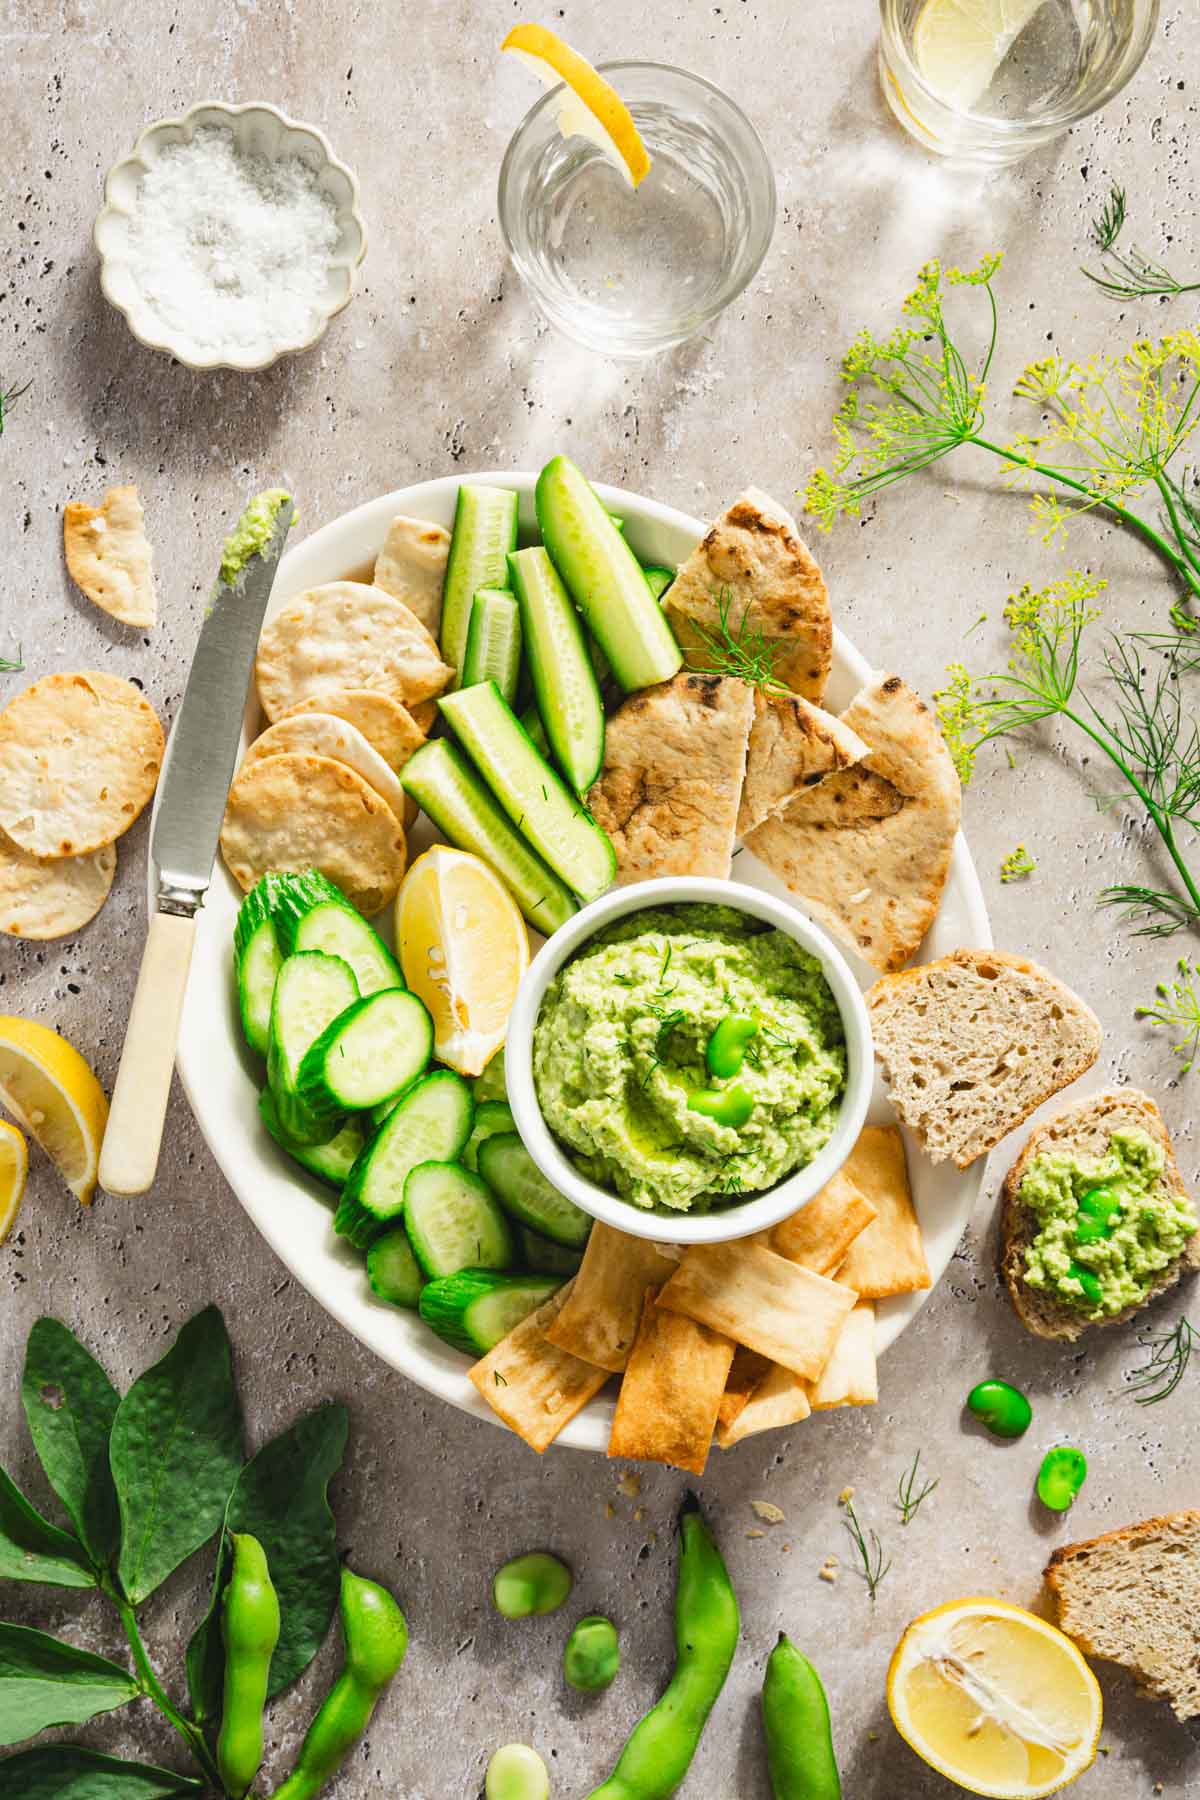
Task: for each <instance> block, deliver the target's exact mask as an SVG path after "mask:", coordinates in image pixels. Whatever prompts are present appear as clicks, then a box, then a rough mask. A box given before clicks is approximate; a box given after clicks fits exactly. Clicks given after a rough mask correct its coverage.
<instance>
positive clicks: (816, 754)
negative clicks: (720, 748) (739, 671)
mask: <svg viewBox="0 0 1200 1800" xmlns="http://www.w3.org/2000/svg"><path fill="white" fill-rule="evenodd" d="M869 755H870V750H869V748H868V746H867V745H866V744H864V742H863V740H862V739H861V738H860V737H859V736H858V734H857V733H856V732H854V731H851V730H850V728H849V726H848V725H845V724H843V722H842V720H841V719H839V718H836V717H835V716H834V714H833V713H827V712H822V711H821V708H820V707H819V706H814V705H813V704H812V702H811V700H805V699H802V698H801V696H800V695H799V694H780V693H776V692H774V691H772V692H770V693H768V694H764V693H762V692H761V690H760V691H759V692H757V693H756V694H755V696H754V724H753V725H752V726H751V728H750V746H749V750H748V752H747V755H746V782H745V786H744V787H743V788H742V804H741V808H740V809H739V812H738V822H737V828H738V835H739V837H744V836H745V835H746V833H747V832H748V831H753V830H754V827H755V826H756V825H761V824H762V822H763V820H764V819H769V818H775V817H777V816H778V815H779V814H780V813H782V812H783V811H784V809H785V808H786V807H787V805H788V803H789V802H790V801H792V800H795V799H796V797H797V796H798V795H799V794H802V793H803V792H804V790H805V789H806V788H810V787H815V785H816V784H817V782H818V781H821V780H822V779H823V778H824V777H825V776H826V775H831V774H832V773H833V772H834V770H835V769H848V768H850V767H851V766H852V764H854V763H857V762H862V760H863V758H864V757H866V756H869Z"/></svg>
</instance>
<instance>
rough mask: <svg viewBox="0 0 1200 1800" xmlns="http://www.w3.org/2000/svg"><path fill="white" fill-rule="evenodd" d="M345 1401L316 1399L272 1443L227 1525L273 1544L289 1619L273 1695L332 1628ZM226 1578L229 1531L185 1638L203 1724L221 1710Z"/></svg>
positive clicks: (234, 1502)
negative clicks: (333, 1489)
mask: <svg viewBox="0 0 1200 1800" xmlns="http://www.w3.org/2000/svg"><path fill="white" fill-rule="evenodd" d="M346 1430H347V1416H346V1409H345V1407H344V1406H319V1407H318V1408H317V1409H316V1411H315V1412H311V1413H309V1414H307V1415H306V1417H305V1418H303V1419H299V1420H297V1422H296V1424H294V1425H291V1426H289V1427H288V1429H287V1430H286V1431H284V1432H281V1433H280V1435H279V1436H278V1437H277V1438H274V1439H273V1440H272V1442H271V1443H269V1444H266V1445H264V1446H263V1448H262V1449H261V1450H260V1451H259V1452H258V1455H257V1456H255V1457H254V1458H253V1460H252V1461H250V1462H248V1463H247V1464H246V1467H245V1468H244V1469H243V1470H242V1472H241V1474H240V1476H239V1477H238V1482H237V1486H236V1487H235V1488H234V1490H233V1493H232V1494H231V1496H230V1500H229V1509H228V1511H227V1513H226V1517H225V1523H226V1525H227V1526H228V1528H229V1530H230V1531H248V1532H249V1533H250V1535H251V1536H252V1537H256V1538H257V1539H258V1541H259V1543H260V1544H261V1545H262V1547H263V1549H264V1550H265V1551H266V1556H267V1567H268V1568H269V1569H270V1571H271V1580H272V1581H273V1582H274V1584H275V1590H276V1592H277V1593H278V1595H279V1609H280V1613H281V1617H282V1626H281V1630H280V1634H279V1642H278V1644H277V1645H276V1646H275V1654H274V1656H273V1658H272V1659H271V1677H270V1685H269V1687H268V1690H267V1691H268V1693H269V1694H278V1693H279V1692H280V1691H281V1690H282V1689H283V1688H285V1687H287V1686H288V1684H289V1683H290V1682H293V1681H295V1679H296V1677H297V1676H298V1675H299V1674H300V1673H301V1671H302V1670H304V1669H306V1668H307V1667H308V1665H309V1663H310V1662H311V1661H312V1659H313V1657H314V1656H315V1655H316V1653H317V1650H318V1649H319V1648H320V1645H321V1643H322V1642H323V1640H324V1637H325V1634H326V1632H327V1631H328V1630H329V1624H330V1620H331V1619H332V1618H333V1614H334V1610H335V1608H336V1606H337V1601H338V1590H339V1586H340V1580H341V1576H340V1570H339V1566H338V1557H337V1549H336V1528H335V1525H334V1519H333V1514H332V1512H331V1511H330V1509H329V1501H328V1498H327V1492H326V1491H327V1489H328V1486H329V1483H330V1481H331V1480H332V1478H333V1476H334V1475H335V1474H336V1473H337V1471H338V1469H339V1468H340V1466H341V1461H342V1457H343V1456H344V1454H345V1450H346ZM228 1578H229V1548H228V1538H227V1537H225V1536H223V1537H222V1541H221V1547H220V1550H219V1552H218V1555H217V1568H216V1575H215V1578H214V1581H213V1593H212V1603H211V1605H210V1607H209V1610H208V1613H207V1616H206V1617H205V1618H204V1619H203V1620H202V1621H201V1623H200V1625H199V1626H198V1627H197V1629H196V1632H195V1634H194V1636H193V1638H192V1641H191V1643H190V1644H189V1645H188V1653H187V1671H188V1688H189V1691H190V1693H191V1697H192V1711H193V1713H194V1716H195V1718H196V1720H197V1722H198V1723H199V1724H204V1723H206V1722H207V1721H208V1720H210V1719H214V1718H216V1716H217V1714H218V1713H219V1711H220V1708H221V1688H222V1680H223V1675H224V1665H225V1657H224V1650H223V1646H222V1643H221V1623H220V1610H219V1602H220V1596H221V1592H222V1590H223V1588H224V1586H225V1583H226V1581H227V1580H228Z"/></svg>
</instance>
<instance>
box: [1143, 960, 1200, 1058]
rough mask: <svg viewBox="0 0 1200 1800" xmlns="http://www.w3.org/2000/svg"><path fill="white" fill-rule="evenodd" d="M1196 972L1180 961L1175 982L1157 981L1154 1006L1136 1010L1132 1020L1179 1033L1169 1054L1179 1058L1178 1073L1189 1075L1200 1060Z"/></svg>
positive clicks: (1199, 1022)
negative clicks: (1179, 1035)
mask: <svg viewBox="0 0 1200 1800" xmlns="http://www.w3.org/2000/svg"><path fill="white" fill-rule="evenodd" d="M1197 973H1198V971H1197V968H1196V965H1195V964H1194V963H1189V962H1188V959H1187V957H1186V956H1182V957H1180V959H1179V963H1178V965H1177V967H1176V971H1175V977H1176V978H1175V980H1174V981H1160V982H1159V983H1158V985H1157V987H1156V989H1155V994H1156V998H1155V1002H1154V1005H1153V1006H1139V1007H1137V1008H1136V1011H1135V1015H1134V1016H1135V1017H1136V1018H1139V1019H1152V1020H1153V1021H1154V1023H1155V1024H1156V1025H1165V1026H1167V1028H1168V1030H1171V1031H1178V1032H1181V1033H1182V1036H1181V1037H1180V1038H1179V1039H1178V1041H1177V1042H1176V1043H1173V1044H1172V1045H1171V1053H1172V1055H1174V1056H1177V1057H1179V1059H1180V1061H1181V1062H1182V1064H1183V1067H1182V1069H1181V1071H1180V1073H1181V1074H1183V1075H1189V1074H1190V1073H1191V1071H1192V1067H1193V1065H1194V1063H1195V1061H1196V1058H1197V1056H1200V990H1198V989H1197V986H1196V981H1197Z"/></svg>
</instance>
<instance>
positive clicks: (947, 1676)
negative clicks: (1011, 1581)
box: [887, 1598, 1103, 1800]
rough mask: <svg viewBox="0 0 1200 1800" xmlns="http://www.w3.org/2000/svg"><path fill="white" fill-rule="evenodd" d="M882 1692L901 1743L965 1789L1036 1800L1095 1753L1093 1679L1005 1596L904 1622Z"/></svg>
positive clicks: (1063, 1642)
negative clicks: (904, 1625) (884, 1692)
mask: <svg viewBox="0 0 1200 1800" xmlns="http://www.w3.org/2000/svg"><path fill="white" fill-rule="evenodd" d="M887 1698H888V1711H889V1712H890V1713H891V1715H892V1723H893V1724H894V1725H895V1727H896V1730H897V1731H898V1732H899V1733H900V1735H901V1737H902V1738H903V1739H904V1740H905V1742H906V1743H907V1744H909V1745H911V1747H912V1748H913V1749H914V1750H915V1751H916V1753H917V1755H918V1756H919V1757H921V1758H922V1759H923V1761H925V1762H927V1763H928V1764H929V1766H930V1768H931V1769H936V1770H937V1772H938V1774H939V1775H944V1776H945V1777H946V1779H947V1780H948V1781H953V1782H955V1783H956V1784H957V1785H958V1786H959V1787H960V1788H963V1789H965V1790H966V1792H967V1793H969V1794H984V1795H989V1796H991V1797H992V1800H1041V1797H1042V1796H1043V1795H1046V1794H1053V1793H1056V1792H1057V1791H1058V1789H1059V1788H1063V1787H1066V1786H1067V1785H1068V1783H1070V1782H1072V1781H1074V1780H1075V1778H1076V1776H1078V1775H1082V1773H1083V1771H1084V1770H1085V1769H1087V1768H1090V1766H1091V1764H1092V1762H1093V1761H1094V1760H1095V1756H1096V1744H1097V1742H1098V1740H1099V1737H1100V1725H1101V1721H1102V1716H1103V1714H1102V1706H1101V1700H1100V1688H1099V1684H1098V1683H1097V1681H1096V1677H1095V1676H1094V1675H1093V1674H1092V1671H1091V1670H1090V1669H1089V1667H1088V1665H1087V1663H1086V1662H1085V1661H1084V1659H1083V1657H1082V1656H1081V1655H1080V1653H1079V1651H1078V1650H1077V1649H1076V1647H1075V1645H1074V1644H1073V1643H1072V1642H1071V1640H1070V1638H1069V1637H1066V1636H1064V1634H1063V1633H1062V1632H1061V1631H1059V1630H1057V1629H1056V1628H1055V1627H1054V1626H1053V1625H1048V1624H1047V1623H1046V1621H1045V1620H1044V1619H1039V1618H1036V1617H1035V1616H1034V1614H1033V1613H1028V1612H1025V1611H1023V1610H1022V1608H1021V1607H1019V1606H1012V1605H1010V1604H1009V1602H1008V1601H1007V1600H990V1599H977V1598H971V1599H966V1600H952V1601H950V1602H949V1603H948V1604H947V1605H945V1606H937V1607H935V1608H934V1609H933V1611H932V1612H927V1613H922V1615H921V1617H920V1618H919V1619H914V1620H913V1622H912V1624H911V1625H910V1626H909V1627H908V1630H907V1631H906V1632H905V1633H904V1636H903V1637H902V1638H901V1640H900V1643H899V1645H898V1646H897V1648H896V1653H895V1655H894V1656H893V1657H892V1663H891V1667H890V1669H889V1670H888V1683H887Z"/></svg>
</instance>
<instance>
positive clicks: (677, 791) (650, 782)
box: [588, 674, 754, 886]
mask: <svg viewBox="0 0 1200 1800" xmlns="http://www.w3.org/2000/svg"><path fill="white" fill-rule="evenodd" d="M753 719H754V698H753V695H752V693H751V690H750V689H749V688H748V687H747V686H746V684H745V682H744V681H732V680H730V679H729V678H728V677H725V676H720V675H688V674H682V675H676V676H675V677H674V678H673V679H672V680H670V681H664V682H661V683H660V684H659V686H657V687H652V688H644V689H643V690H642V691H641V693H637V694H631V695H630V696H629V698H628V699H627V700H626V701H624V703H623V704H622V705H621V706H620V707H619V708H618V710H617V712H616V713H615V714H614V715H613V717H612V718H611V719H610V720H609V721H608V726H607V729H606V732H605V738H604V767H603V770H602V771H601V774H600V779H599V780H598V781H597V782H596V784H595V786H594V787H593V788H592V790H591V792H590V794H589V795H588V805H589V807H590V808H591V810H592V812H593V813H594V815H595V817H596V820H597V823H598V824H599V825H600V826H601V827H602V829H603V830H605V831H606V832H607V833H608V835H609V837H610V838H611V839H612V843H613V848H614V850H615V851H616V853H617V885H618V886H626V885H628V884H629V883H630V882H634V881H648V880H649V879H650V878H651V877H652V876H655V875H716V876H721V877H725V876H727V875H728V874H729V867H730V862H731V860H732V857H733V843H734V833H735V830H736V827H737V814H738V805H739V803H740V800H741V793H742V781H743V778H744V776H745V772H746V745H747V743H748V742H749V738H750V726H751V724H752V722H753Z"/></svg>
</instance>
